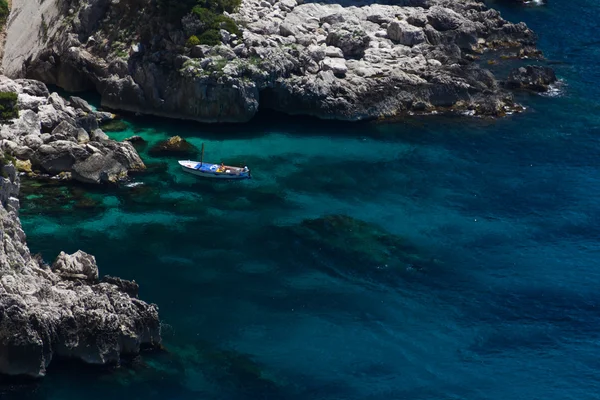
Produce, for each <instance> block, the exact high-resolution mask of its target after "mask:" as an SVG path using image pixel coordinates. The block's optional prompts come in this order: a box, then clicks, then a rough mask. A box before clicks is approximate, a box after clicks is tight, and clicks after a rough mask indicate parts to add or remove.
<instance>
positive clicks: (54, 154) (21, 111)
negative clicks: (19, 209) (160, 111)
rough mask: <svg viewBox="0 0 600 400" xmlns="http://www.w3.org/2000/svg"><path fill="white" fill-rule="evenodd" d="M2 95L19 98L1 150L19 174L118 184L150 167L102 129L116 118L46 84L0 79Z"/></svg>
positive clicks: (5, 124)
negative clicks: (67, 97)
mask: <svg viewBox="0 0 600 400" xmlns="http://www.w3.org/2000/svg"><path fill="white" fill-rule="evenodd" d="M0 93H5V94H13V95H14V96H15V98H16V104H15V105H14V106H15V110H17V111H16V113H15V114H14V115H10V116H6V118H4V121H0V150H2V151H4V152H5V153H7V154H9V155H12V156H14V157H16V158H17V160H18V161H17V166H18V167H19V169H21V170H23V171H26V172H29V173H32V174H35V173H37V174H49V175H60V176H61V177H63V178H73V179H75V180H78V181H82V182H86V183H100V182H116V181H118V180H120V179H124V178H126V177H127V176H128V173H129V171H141V170H144V169H145V168H146V167H145V165H144V163H143V162H142V160H141V159H140V157H139V155H138V153H137V152H136V151H135V149H134V148H133V146H132V145H131V144H130V143H129V142H116V141H114V140H111V139H109V138H108V136H107V135H106V134H105V133H104V132H103V131H102V130H101V129H100V128H99V123H101V122H102V121H107V120H110V119H111V118H112V115H111V114H109V113H103V112H96V111H94V110H93V109H92V107H91V106H90V105H89V104H87V103H86V102H85V101H84V100H82V99H79V98H77V97H73V98H71V101H70V102H67V101H65V100H64V99H63V98H62V97H60V96H59V95H58V94H56V93H52V94H51V93H50V92H49V91H48V88H47V87H46V85H44V84H43V83H42V82H39V81H34V80H29V79H17V80H11V79H8V78H6V77H5V76H0Z"/></svg>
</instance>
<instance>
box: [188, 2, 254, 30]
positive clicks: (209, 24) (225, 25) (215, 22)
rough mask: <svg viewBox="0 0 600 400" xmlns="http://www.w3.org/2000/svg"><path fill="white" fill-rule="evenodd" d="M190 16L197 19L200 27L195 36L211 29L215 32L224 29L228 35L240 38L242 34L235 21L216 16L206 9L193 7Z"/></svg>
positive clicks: (221, 15) (220, 15) (219, 15)
mask: <svg viewBox="0 0 600 400" xmlns="http://www.w3.org/2000/svg"><path fill="white" fill-rule="evenodd" d="M192 14H193V15H195V16H196V17H197V18H198V20H199V21H200V25H201V26H202V28H201V30H200V32H196V34H199V33H202V32H204V31H207V30H211V29H213V30H216V31H218V30H219V29H225V30H226V31H228V32H229V33H234V34H236V35H238V36H241V34H242V33H241V32H240V29H239V28H238V26H237V24H236V23H235V21H234V20H233V19H231V18H229V17H226V16H225V15H223V14H217V13H215V12H214V11H212V10H209V9H208V8H204V7H200V6H196V7H194V8H193V9H192Z"/></svg>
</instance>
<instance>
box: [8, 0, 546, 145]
mask: <svg viewBox="0 0 600 400" xmlns="http://www.w3.org/2000/svg"><path fill="white" fill-rule="evenodd" d="M141 1H142V2H143V3H147V5H148V6H147V7H145V8H144V10H145V12H146V14H140V9H139V8H137V9H133V10H132V11H131V12H132V13H134V14H135V15H136V18H137V17H140V18H141V20H140V19H139V18H138V19H137V20H139V21H141V22H137V23H148V24H150V23H156V22H157V21H156V19H157V18H159V17H158V16H156V15H155V14H152V12H150V11H148V10H151V9H152V8H151V7H150V6H149V5H150V4H151V2H150V1H149V0H141ZM333 1H336V0H329V1H326V2H309V3H304V2H302V1H297V0H242V4H241V6H240V8H239V10H238V11H237V12H236V13H235V14H232V15H231V17H232V18H233V19H235V20H236V21H237V22H238V26H239V27H241V28H242V30H243V34H242V35H241V37H236V38H235V39H234V38H233V35H229V36H228V35H226V34H225V33H223V32H221V33H222V34H221V38H222V41H223V44H222V45H219V46H215V47H212V48H211V46H196V47H194V48H193V49H189V50H185V51H184V53H183V54H182V53H181V51H182V50H180V49H182V48H184V44H185V40H186V38H187V36H186V35H187V34H188V33H190V32H192V31H193V27H194V26H197V23H198V22H199V21H194V18H193V17H190V16H187V17H185V18H184V23H183V28H182V29H183V31H177V30H173V31H170V32H168V34H165V35H163V36H164V37H162V38H161V40H160V41H156V43H154V42H148V43H141V44H140V45H138V41H139V39H138V38H135V40H134V43H131V44H129V45H128V46H127V48H128V49H130V48H131V45H134V44H135V49H136V51H135V52H131V53H132V54H131V55H129V56H123V55H122V54H118V52H117V51H116V50H115V51H114V52H113V54H109V55H108V56H107V55H106V54H105V52H106V48H105V46H103V45H102V43H104V41H105V40H106V39H107V38H105V37H102V35H103V31H102V30H101V29H98V28H92V27H99V26H102V24H108V23H110V24H111V25H110V26H111V28H110V29H115V28H114V27H115V26H120V27H121V28H120V29H123V30H125V29H127V28H129V27H127V26H126V25H127V21H128V19H127V18H126V17H124V16H123V12H122V10H123V7H124V6H123V4H126V3H127V2H119V4H121V6H119V7H121V8H118V9H117V5H116V4H112V3H111V2H110V1H109V0H81V1H80V2H79V4H80V7H79V8H77V7H75V9H74V12H73V16H69V17H67V16H64V15H63V16H58V18H57V21H55V23H54V25H57V26H58V25H61V24H62V23H63V22H64V24H62V25H61V26H65V27H66V28H64V31H61V32H60V33H56V34H55V35H53V36H52V38H51V40H50V41H49V42H48V43H46V44H43V43H39V42H36V44H35V46H33V47H31V46H29V45H27V44H24V43H21V44H22V45H23V46H25V47H24V49H23V50H20V49H19V48H18V47H16V46H14V45H13V44H12V43H11V46H8V47H7V52H6V57H5V59H4V65H5V67H7V73H10V74H11V76H13V77H16V76H20V77H22V76H25V75H24V71H23V70H22V68H21V66H22V65H24V64H25V61H26V60H27V59H30V62H29V63H28V65H29V67H28V70H27V72H26V74H27V76H28V77H31V78H36V79H40V80H43V81H45V82H48V83H52V84H58V85H59V86H62V87H70V88H78V89H83V88H88V86H89V85H93V86H94V87H95V88H96V90H97V91H98V92H99V93H101V94H102V103H103V104H104V105H107V106H110V107H112V108H116V109H123V110H128V111H135V112H141V113H150V114H155V115H160V116H167V117H175V118H185V119H194V120H199V121H203V122H244V121H248V120H249V119H251V118H252V117H253V116H254V114H255V113H256V112H257V110H258V105H259V101H260V102H261V103H262V106H264V107H265V108H272V109H276V110H279V111H283V112H288V113H291V114H296V113H300V114H310V115H315V116H319V117H323V118H336V119H343V120H360V119H368V118H381V117H394V116H397V115H398V114H401V113H404V112H410V111H412V110H419V111H421V110H423V109H427V110H434V109H436V108H441V109H448V108H453V107H459V108H460V107H463V108H464V107H468V108H470V109H472V110H477V112H478V113H482V114H491V115H497V114H498V113H501V112H503V111H502V110H504V107H510V106H511V105H513V104H512V100H511V96H510V94H509V93H507V92H506V91H505V90H504V89H502V88H501V87H500V85H498V84H497V83H496V82H495V80H494V79H493V76H492V78H491V79H489V78H490V75H489V74H488V73H487V72H483V71H482V70H481V68H478V67H476V66H475V65H473V63H472V58H470V56H469V55H468V54H467V53H472V52H473V51H482V49H483V48H485V47H486V46H488V45H493V46H494V47H498V46H503V45H513V44H517V45H523V46H525V45H527V46H530V45H533V44H534V41H535V35H534V34H533V32H532V31H530V30H529V29H528V28H527V27H526V26H525V25H524V24H516V25H515V24H511V23H509V22H507V21H505V20H503V19H502V18H501V17H500V15H499V13H497V12H496V11H494V10H490V9H488V8H487V7H486V6H485V4H483V3H481V2H480V1H478V0H461V1H448V0H411V1H402V2H401V3H402V4H407V5H406V6H393V5H380V4H369V2H367V1H354V2H349V1H345V0H339V2H340V4H335V3H333ZM57 2H58V0H46V1H45V2H44V3H43V4H44V6H43V7H42V9H43V8H45V7H50V8H51V7H52V4H54V5H55V8H58V7H56V4H57ZM33 3H34V2H30V1H29V0H14V4H16V6H17V9H23V10H27V12H28V13H30V14H32V13H33V14H35V13H36V12H37V13H38V14H41V13H42V9H39V10H38V9H35V7H36V6H35V5H33ZM34 9H35V10H34ZM52 12H54V13H55V14H56V10H54V11H52ZM24 15H27V14H26V13H24V14H18V15H16V16H15V18H14V19H13V20H11V22H10V23H9V26H8V31H9V41H10V38H11V37H14V38H19V37H21V36H23V35H29V36H31V35H34V32H33V31H32V30H31V29H30V28H29V24H30V21H28V20H25V19H24V17H23V16H24ZM132 15H133V14H132ZM36 18H37V19H35V18H34V21H37V20H39V17H38V16H36ZM144 18H146V20H144ZM71 19H73V23H67V22H68V21H70V20H71ZM144 21H145V22H144ZM33 26H34V29H35V24H34V25H33ZM69 27H70V28H69ZM105 28H107V27H106V26H105ZM92 29H95V31H93V30H92ZM184 31H185V32H184ZM24 32H26V33H24ZM82 37H94V40H89V39H88V40H87V41H85V43H82V42H80V38H82ZM132 40H133V39H132ZM27 46H29V47H27ZM128 57H135V62H133V63H128V61H127V58H128ZM334 59H339V60H338V61H334ZM325 60H327V61H325ZM59 61H60V62H59ZM165 66H172V67H171V70H169V69H168V68H165ZM344 69H345V72H343V71H344ZM329 72H331V73H332V74H333V80H332V79H330V78H331V75H330V74H329ZM323 73H327V74H323ZM323 77H326V79H323ZM21 101H23V102H24V103H27V102H31V101H32V100H31V99H29V98H25V97H23V99H22V100H21ZM423 105H425V106H423ZM39 107H41V108H45V107H47V106H46V105H44V104H40V105H39ZM45 115H46V116H45V118H43V120H42V124H46V125H47V124H50V123H52V122H53V121H54V119H53V117H54V115H53V114H52V113H51V112H45ZM92 137H93V135H92Z"/></svg>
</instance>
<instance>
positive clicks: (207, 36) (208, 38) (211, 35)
mask: <svg viewBox="0 0 600 400" xmlns="http://www.w3.org/2000/svg"><path fill="white" fill-rule="evenodd" d="M198 40H199V41H200V44H206V45H209V46H216V45H218V44H219V43H221V34H220V33H219V31H217V30H215V29H209V30H207V31H206V32H204V33H203V34H202V35H200V36H199V37H198Z"/></svg>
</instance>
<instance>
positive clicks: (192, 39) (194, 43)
mask: <svg viewBox="0 0 600 400" xmlns="http://www.w3.org/2000/svg"><path fill="white" fill-rule="evenodd" d="M199 44H200V39H198V36H196V35H192V36H190V38H189V39H188V40H187V42H186V43H185V45H186V46H187V47H194V46H198V45H199Z"/></svg>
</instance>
